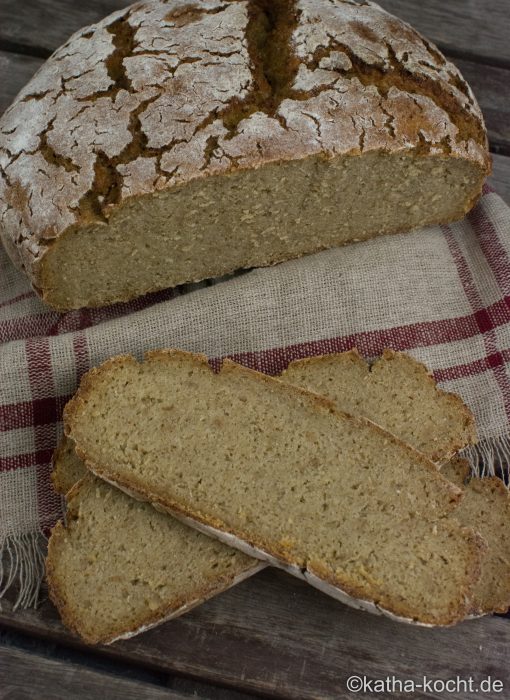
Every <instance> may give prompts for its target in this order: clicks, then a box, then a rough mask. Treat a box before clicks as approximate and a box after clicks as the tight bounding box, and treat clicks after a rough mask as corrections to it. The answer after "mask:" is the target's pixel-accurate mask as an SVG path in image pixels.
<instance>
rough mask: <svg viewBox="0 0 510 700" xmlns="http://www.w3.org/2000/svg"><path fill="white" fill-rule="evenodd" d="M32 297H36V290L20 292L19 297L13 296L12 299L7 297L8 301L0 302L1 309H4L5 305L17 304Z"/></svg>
mask: <svg viewBox="0 0 510 700" xmlns="http://www.w3.org/2000/svg"><path fill="white" fill-rule="evenodd" d="M30 297H35V292H32V291H31V292H24V294H19V295H18V296H17V297H13V298H12V299H7V301H2V303H0V309H3V308H4V306H10V305H11V304H17V303H18V302H20V301H23V300H24V299H30Z"/></svg>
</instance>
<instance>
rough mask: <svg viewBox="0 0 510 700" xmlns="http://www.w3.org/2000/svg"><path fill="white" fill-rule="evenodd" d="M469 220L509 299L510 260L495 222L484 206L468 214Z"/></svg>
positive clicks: (503, 292) (495, 275)
mask: <svg viewBox="0 0 510 700" xmlns="http://www.w3.org/2000/svg"><path fill="white" fill-rule="evenodd" d="M468 220H469V221H470V223H471V225H472V227H473V229H474V230H475V231H476V238H477V240H478V242H479V244H480V248H481V249H482V252H483V254H484V256H485V257H486V259H487V262H488V263H489V265H490V267H491V271H492V273H493V275H494V277H495V278H496V281H497V283H498V286H499V288H500V290H501V292H502V294H503V295H505V296H506V297H507V300H508V296H509V295H510V260H509V258H508V253H507V251H506V250H505V248H504V246H503V245H502V243H501V241H500V239H499V236H498V233H497V231H496V229H495V227H494V224H493V223H492V221H491V220H490V218H489V217H488V216H487V214H486V213H485V212H484V209H483V207H475V208H474V209H473V210H472V211H471V212H470V213H469V214H468Z"/></svg>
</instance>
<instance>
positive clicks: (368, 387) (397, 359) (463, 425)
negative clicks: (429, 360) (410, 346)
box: [281, 350, 476, 462]
mask: <svg viewBox="0 0 510 700" xmlns="http://www.w3.org/2000/svg"><path fill="white" fill-rule="evenodd" d="M281 378H282V379H283V380H284V381H286V382H290V383H291V384H296V385H297V386H301V387H304V388H306V389H310V391H315V392H317V393H318V394H322V395H323V396H326V397H327V398H328V399H331V400H332V401H334V402H335V405H336V406H337V408H339V409H340V410H341V411H345V412H346V413H350V414H351V415H355V416H357V415H361V416H365V417H366V418H369V419H370V420H372V421H374V423H377V424H378V425H380V426H381V427H383V428H384V429H385V430H388V431H389V432H391V433H393V434H394V435H397V436H398V437H399V438H400V439H401V440H403V441H404V442H407V443H408V444H409V445H412V446H413V447H415V448H416V449H417V450H419V451H420V452H423V454H425V455H427V457H429V458H430V459H431V460H432V461H434V462H443V461H445V460H447V459H448V458H449V457H451V456H452V455H453V454H455V453H456V452H458V451H459V450H461V449H462V448H464V447H467V446H468V445H471V444H473V443H474V442H476V428H475V421H474V418H473V415H472V414H471V411H470V410H469V409H468V407H467V406H466V405H465V404H464V403H463V401H462V399H460V398H459V397H458V396H456V395H454V394H449V393H446V392H445V391H442V390H441V389H439V388H438V386H437V384H436V383H435V381H434V379H433V377H432V376H431V375H430V373H429V371H428V370H427V368H426V367H425V365H423V364H421V363H420V362H417V361H416V360H415V359H413V358H412V357H411V356H410V355H406V354H405V353H401V352H394V351H393V350H385V351H384V352H383V354H382V356H381V357H380V358H378V359H376V360H375V361H374V362H373V363H372V364H369V363H367V362H366V361H365V360H364V359H363V358H362V357H361V356H360V355H359V353H358V352H357V351H356V350H351V351H349V352H345V353H338V354H332V355H325V356H322V357H311V358H306V359H303V360H296V361H295V362H291V363H290V365H289V367H288V368H287V369H286V370H285V371H284V372H283V373H282V375H281Z"/></svg>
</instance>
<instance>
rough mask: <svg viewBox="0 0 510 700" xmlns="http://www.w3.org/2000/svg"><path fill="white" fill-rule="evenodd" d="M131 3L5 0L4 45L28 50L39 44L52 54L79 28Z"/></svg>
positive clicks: (0, 25)
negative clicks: (17, 46) (42, 28)
mask: <svg viewBox="0 0 510 700" xmlns="http://www.w3.org/2000/svg"><path fill="white" fill-rule="evenodd" d="M130 4H131V3H130V2H129V0H86V2H76V0H44V2H41V0H23V2H20V0H2V2H1V9H0V16H1V19H0V48H5V45H8V46H9V48H14V47H15V46H16V45H19V46H20V47H23V48H24V52H29V51H30V48H32V53H34V51H33V49H34V47H35V48H36V49H44V50H45V52H46V53H47V54H49V53H51V52H52V51H54V50H55V49H56V48H57V47H58V46H60V45H61V44H63V43H64V42H65V41H67V39H68V38H69V37H70V36H71V34H73V33H74V32H76V31H77V30H78V29H81V28H82V27H84V26H85V25H87V24H92V23H93V22H97V21H98V20H100V19H103V17H106V15H109V14H110V13H111V12H114V11H115V10H120V9H121V8H123V7H126V6H127V5H130ZM41 27H44V31H41ZM2 43H3V44H4V46H2ZM11 45H14V46H12V47H11Z"/></svg>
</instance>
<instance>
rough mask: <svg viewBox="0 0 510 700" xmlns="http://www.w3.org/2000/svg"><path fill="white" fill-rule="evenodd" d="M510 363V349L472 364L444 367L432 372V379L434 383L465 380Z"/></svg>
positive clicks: (474, 361)
mask: <svg viewBox="0 0 510 700" xmlns="http://www.w3.org/2000/svg"><path fill="white" fill-rule="evenodd" d="M508 362H510V349H508V348H507V349H504V350H500V351H499V352H496V353H494V354H492V355H487V356H486V357H482V358H480V359H478V360H473V361H472V362H466V363H464V364H461V365H455V366H454V367H446V368H445V369H438V370H435V371H434V379H435V380H436V382H449V381H452V380H454V379H465V378H466V377H473V376H474V375H476V374H482V373H483V372H488V371H490V370H492V369H494V368H495V367H500V366H501V367H504V366H505V365H506V364H507V363H508Z"/></svg>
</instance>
